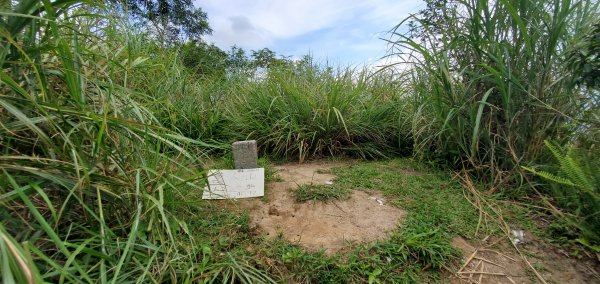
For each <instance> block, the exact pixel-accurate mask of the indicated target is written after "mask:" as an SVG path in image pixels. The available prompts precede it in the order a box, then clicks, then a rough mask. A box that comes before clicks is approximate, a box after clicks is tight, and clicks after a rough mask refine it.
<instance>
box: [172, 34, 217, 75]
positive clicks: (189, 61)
mask: <svg viewBox="0 0 600 284" xmlns="http://www.w3.org/2000/svg"><path fill="white" fill-rule="evenodd" d="M180 57H181V60H182V63H183V65H184V66H185V67H187V68H189V69H191V70H193V71H194V72H195V73H197V74H198V75H201V76H203V77H206V78H213V79H225V77H226V73H227V68H228V65H229V58H228V54H227V53H226V52H225V51H223V50H221V49H220V48H219V47H217V46H215V45H214V44H207V43H205V42H196V41H190V42H187V43H186V44H184V45H183V47H182V48H181V53H180Z"/></svg>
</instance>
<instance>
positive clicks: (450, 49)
mask: <svg viewBox="0 0 600 284" xmlns="http://www.w3.org/2000/svg"><path fill="white" fill-rule="evenodd" d="M598 11H599V9H598V3H597V2H596V1H587V0H582V1H569V0H555V1H539V0H521V1H506V0H497V1H487V0H457V1H449V2H447V3H445V5H442V8H441V9H439V10H438V11H436V13H439V15H438V16H439V17H437V18H433V20H432V18H430V17H429V16H431V14H427V13H424V14H418V15H413V16H410V17H408V18H407V19H405V20H404V21H403V22H402V23H401V24H400V25H399V26H397V27H396V28H395V29H394V30H393V31H392V35H391V37H390V39H389V43H391V53H390V56H392V57H399V58H400V59H401V60H400V61H402V62H403V63H406V64H407V65H408V67H407V68H405V72H404V76H406V77H405V78H408V81H409V82H411V84H410V85H411V93H412V97H413V98H414V101H413V105H412V109H413V110H414V112H413V113H412V114H411V117H412V119H411V120H412V126H413V127H412V130H411V131H410V133H411V135H412V138H413V139H414V150H415V154H416V155H418V156H421V157H425V158H428V159H432V160H435V161H438V162H439V163H444V164H447V165H450V166H453V167H455V168H457V169H463V170H467V171H469V172H470V173H472V174H473V175H475V176H477V177H478V178H479V180H480V181H483V182H487V183H488V184H490V185H491V191H492V192H493V191H494V190H496V189H498V188H506V189H515V188H521V189H528V190H532V189H533V190H535V191H536V192H537V190H536V188H537V187H539V186H541V187H542V188H545V189H547V190H545V191H542V192H546V193H548V194H549V195H550V197H551V198H552V199H551V201H553V202H554V203H555V204H557V205H558V206H560V208H562V209H564V210H565V212H557V215H558V216H561V217H564V216H566V215H569V218H568V219H569V223H570V224H571V225H574V227H576V228H578V230H579V231H580V232H581V234H580V235H578V234H575V238H577V237H579V238H580V240H581V242H582V243H587V244H588V245H589V243H591V242H594V243H597V242H598V224H597V221H596V220H597V216H598V212H600V207H599V206H598V202H597V198H595V197H597V196H596V195H597V191H598V188H597V187H596V188H595V186H596V185H595V184H594V182H593V181H594V180H595V178H596V177H595V174H594V173H592V172H590V171H589V170H588V168H593V166H592V165H595V164H597V161H598V155H597V154H595V153H596V152H597V149H596V148H597V143H598V140H597V137H598V125H599V124H598V115H597V114H598V113H599V112H600V110H599V109H598V101H599V100H598V95H599V92H598V85H597V81H595V79H593V77H594V75H593V74H594V72H595V71H593V68H594V67H593V66H597V65H598V52H597V51H598V45H597V40H596V41H594V40H591V39H592V38H596V39H597V34H598V19H599V12H598ZM408 22H412V23H413V30H412V31H413V32H417V35H418V36H415V34H412V35H411V34H407V33H402V32H401V31H402V30H403V27H404V24H405V23H408ZM414 27H416V28H414ZM411 36H412V37H411ZM593 42H595V43H593ZM404 66H405V67H406V65H404ZM546 140H551V141H553V143H556V144H558V145H569V146H565V148H573V147H572V146H571V145H578V147H579V148H580V149H579V150H573V151H570V153H571V154H573V153H579V154H578V155H577V159H576V161H577V162H576V163H575V162H572V163H569V165H566V166H565V162H564V161H566V160H569V161H574V160H573V159H574V158H573V157H574V156H573V157H570V156H568V155H567V154H562V153H561V154H557V151H549V150H548V148H547V147H546V145H545V142H544V141H546ZM553 152H554V153H553ZM553 154H554V155H553ZM571 154H569V155H571ZM553 156H554V157H556V158H557V159H558V161H560V163H558V165H557V162H556V160H555V159H554V157H553ZM530 165H544V166H542V167H541V168H542V169H541V170H547V171H551V172H556V171H560V172H561V175H560V177H561V178H567V179H568V178H571V179H572V178H573V175H576V177H577V178H581V179H583V180H589V182H588V183H586V184H585V185H574V184H573V183H571V184H568V183H567V184H565V183H562V184H554V185H550V184H548V183H547V182H544V181H541V180H539V179H535V178H534V177H532V176H531V175H530V174H529V172H526V171H524V169H529V170H531V171H534V172H536V170H532V169H531V168H529V167H528V166H530ZM557 168H558V169H557ZM584 168H585V170H582V169H584ZM538 169H539V168H538ZM546 177H548V176H546ZM563 181H564V180H563ZM504 193H508V194H510V195H513V194H512V192H507V191H504ZM544 199H545V198H544ZM562 213H565V214H562ZM569 237H573V236H572V235H571V236H569Z"/></svg>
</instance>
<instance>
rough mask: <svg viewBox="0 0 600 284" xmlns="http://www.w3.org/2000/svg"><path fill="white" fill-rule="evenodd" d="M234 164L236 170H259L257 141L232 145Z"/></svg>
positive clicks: (239, 142) (238, 142)
mask: <svg viewBox="0 0 600 284" xmlns="http://www.w3.org/2000/svg"><path fill="white" fill-rule="evenodd" d="M231 150H232V151H233V162H234V164H235V168H236V169H254V168H258V154H257V152H256V140H248V141H237V142H234V143H233V144H232V145H231Z"/></svg>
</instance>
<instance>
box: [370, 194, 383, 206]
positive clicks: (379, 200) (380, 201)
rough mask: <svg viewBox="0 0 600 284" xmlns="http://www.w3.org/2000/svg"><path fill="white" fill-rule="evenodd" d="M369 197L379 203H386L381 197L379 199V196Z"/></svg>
mask: <svg viewBox="0 0 600 284" xmlns="http://www.w3.org/2000/svg"><path fill="white" fill-rule="evenodd" d="M369 199H370V200H375V201H376V202H377V203H378V204H379V205H383V204H384V202H383V200H381V199H379V198H377V197H375V196H371V197H369Z"/></svg>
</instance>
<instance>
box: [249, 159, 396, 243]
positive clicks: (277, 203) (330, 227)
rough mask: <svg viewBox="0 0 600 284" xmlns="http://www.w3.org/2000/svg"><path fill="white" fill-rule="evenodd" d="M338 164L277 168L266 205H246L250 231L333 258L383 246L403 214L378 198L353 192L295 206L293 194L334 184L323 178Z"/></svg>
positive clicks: (258, 202) (332, 178)
mask: <svg viewBox="0 0 600 284" xmlns="http://www.w3.org/2000/svg"><path fill="white" fill-rule="evenodd" d="M340 165H342V164H340V163H332V162H328V163H324V162H312V163H304V164H289V165H282V166H278V167H276V169H277V171H278V174H279V176H280V177H281V179H282V181H280V182H272V183H269V184H267V189H266V201H265V200H247V201H245V202H246V204H245V205H244V207H246V208H250V209H251V211H252V214H251V222H252V225H253V226H254V227H255V228H257V229H258V230H259V231H262V232H264V233H266V235H268V236H270V237H275V236H278V235H279V234H281V235H282V236H283V237H284V238H286V239H287V240H289V241H290V242H294V243H299V244H301V245H303V246H304V247H306V248H307V249H308V250H311V251H316V250H319V249H325V252H326V253H327V254H332V253H334V252H337V251H339V250H342V249H344V248H345V247H348V246H351V245H352V244H356V243H365V242H371V241H375V240H382V239H385V238H387V237H388V236H389V232H390V231H392V230H393V229H395V228H397V226H398V224H399V222H400V220H401V219H402V217H403V216H404V212H403V211H402V210H400V209H398V208H396V207H393V206H388V205H387V204H385V200H384V199H383V198H382V196H381V195H379V194H377V193H375V192H374V193H372V194H368V193H366V192H363V191H353V192H352V195H351V197H350V198H349V199H346V200H334V201H329V202H320V201H309V202H304V203H298V202H296V201H295V199H294V196H293V194H292V190H294V189H295V188H296V187H297V186H298V185H302V184H311V183H312V184H332V183H334V182H335V176H333V175H330V174H325V173H322V172H323V171H325V170H327V169H330V168H332V167H336V166H340Z"/></svg>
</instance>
